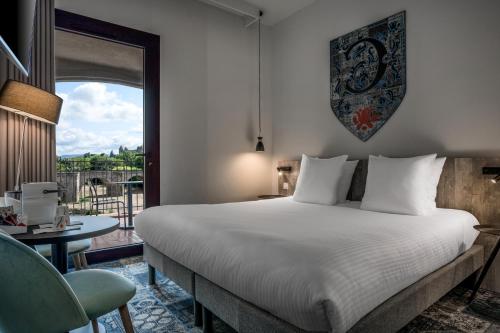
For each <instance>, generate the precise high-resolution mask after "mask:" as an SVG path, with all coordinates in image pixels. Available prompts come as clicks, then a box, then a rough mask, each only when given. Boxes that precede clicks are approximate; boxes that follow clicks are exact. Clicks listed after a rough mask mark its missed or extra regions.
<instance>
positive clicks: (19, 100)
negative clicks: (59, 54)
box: [0, 80, 63, 191]
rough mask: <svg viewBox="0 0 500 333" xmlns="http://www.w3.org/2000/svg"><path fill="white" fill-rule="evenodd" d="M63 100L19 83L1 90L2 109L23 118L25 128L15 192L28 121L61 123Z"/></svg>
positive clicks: (17, 187) (8, 82)
mask: <svg viewBox="0 0 500 333" xmlns="http://www.w3.org/2000/svg"><path fill="white" fill-rule="evenodd" d="M62 102H63V100H62V99H61V98H60V97H58V96H56V95H54V94H51V93H49V92H47V91H45V90H42V89H39V88H36V87H33V86H31V85H29V84H25V83H22V82H19V81H14V80H8V81H7V82H6V83H5V85H4V86H3V87H2V90H0V108H1V109H4V110H6V111H9V112H12V113H15V114H18V115H20V116H22V117H23V118H24V119H23V128H22V132H21V144H20V147H19V155H18V158H17V169H16V185H15V187H14V191H19V189H20V187H19V177H20V175H21V165H22V161H23V157H22V155H23V149H24V133H25V131H26V123H27V121H28V119H34V120H38V121H42V122H44V123H48V124H52V125H55V124H57V123H58V121H59V115H60V114H61V107H62Z"/></svg>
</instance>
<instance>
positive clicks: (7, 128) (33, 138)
mask: <svg viewBox="0 0 500 333" xmlns="http://www.w3.org/2000/svg"><path fill="white" fill-rule="evenodd" d="M32 57H33V58H32V64H31V71H30V76H29V77H25V76H23V75H22V74H21V73H20V72H19V71H18V70H17V69H16V68H15V67H14V65H13V64H11V63H10V62H9V61H8V60H7V59H6V57H5V56H4V55H3V54H0V86H2V85H3V84H4V82H5V81H7V79H14V80H19V81H22V82H25V83H29V84H32V85H35V86H37V87H39V88H42V89H44V90H47V91H50V92H54V90H55V85H54V0H38V2H37V9H36V18H35V31H34V45H33V55H32ZM22 124H23V119H22V117H19V116H16V115H13V114H11V113H8V112H6V111H4V110H0V195H1V194H2V193H3V192H4V191H6V190H12V189H13V188H14V184H15V173H16V171H15V170H16V165H17V154H18V153H17V152H18V151H19V146H20V135H21V128H22ZM25 140H26V141H25V147H24V148H25V150H24V154H23V168H22V170H21V182H32V181H53V180H55V178H56V177H55V176H56V164H55V161H56V154H55V126H54V125H48V124H44V123H41V122H38V121H33V120H29V121H28V124H27V128H26V137H25Z"/></svg>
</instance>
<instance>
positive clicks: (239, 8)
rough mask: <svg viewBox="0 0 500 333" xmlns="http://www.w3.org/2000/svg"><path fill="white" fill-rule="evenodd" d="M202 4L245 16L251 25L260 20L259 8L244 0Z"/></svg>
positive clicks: (225, 0) (205, 0) (204, 0)
mask: <svg viewBox="0 0 500 333" xmlns="http://www.w3.org/2000/svg"><path fill="white" fill-rule="evenodd" d="M200 1H201V2H204V3H207V4H209V5H212V6H215V7H217V8H220V9H223V10H225V11H228V12H231V13H233V14H236V15H239V16H243V17H244V18H245V19H247V20H248V23H250V25H251V24H252V23H254V22H257V20H258V19H259V13H260V10H259V8H257V7H255V6H252V5H251V4H249V3H248V2H246V1H243V0H200Z"/></svg>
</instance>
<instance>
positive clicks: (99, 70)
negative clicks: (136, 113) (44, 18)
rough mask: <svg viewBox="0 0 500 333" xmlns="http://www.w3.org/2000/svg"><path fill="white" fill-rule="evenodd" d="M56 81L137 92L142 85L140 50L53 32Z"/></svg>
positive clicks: (71, 34) (67, 33) (101, 40)
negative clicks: (119, 86)
mask: <svg viewBox="0 0 500 333" xmlns="http://www.w3.org/2000/svg"><path fill="white" fill-rule="evenodd" d="M55 44H56V45H55V50H56V52H55V53H56V54H55V58H56V80H57V81H98V82H108V83H119V84H124V85H128V86H132V87H136V88H142V85H143V50H142V49H140V48H137V47H133V46H128V45H124V44H119V43H114V42H111V41H107V40H103V39H99V38H94V37H88V36H84V35H80V34H75V33H71V32H66V31H61V30H56V32H55Z"/></svg>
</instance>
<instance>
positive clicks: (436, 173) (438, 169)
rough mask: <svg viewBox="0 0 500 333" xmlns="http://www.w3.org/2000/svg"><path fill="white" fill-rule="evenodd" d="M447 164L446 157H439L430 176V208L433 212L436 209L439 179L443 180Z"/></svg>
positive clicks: (432, 167) (433, 164)
mask: <svg viewBox="0 0 500 333" xmlns="http://www.w3.org/2000/svg"><path fill="white" fill-rule="evenodd" d="M445 162H446V157H439V158H436V159H435V160H434V162H433V163H432V164H431V173H430V176H429V179H428V180H429V184H428V186H429V189H428V190H429V192H428V195H429V205H430V206H429V207H430V209H432V210H435V209H436V196H437V187H438V185H439V179H440V178H441V173H442V172H443V167H444V163H445Z"/></svg>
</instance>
